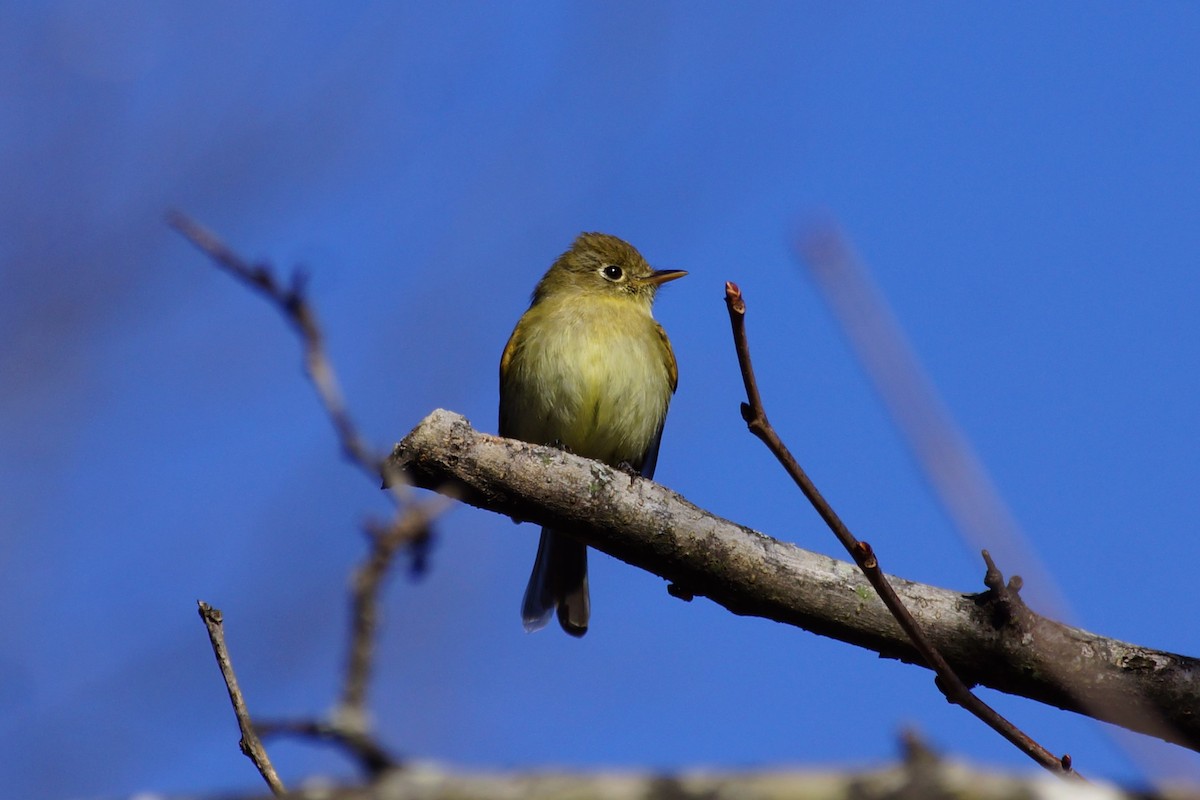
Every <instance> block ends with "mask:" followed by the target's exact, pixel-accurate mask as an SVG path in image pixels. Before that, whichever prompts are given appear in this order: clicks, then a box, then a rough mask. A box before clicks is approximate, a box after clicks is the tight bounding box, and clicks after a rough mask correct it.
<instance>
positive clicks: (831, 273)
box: [795, 224, 1175, 775]
mask: <svg viewBox="0 0 1200 800" xmlns="http://www.w3.org/2000/svg"><path fill="white" fill-rule="evenodd" d="M795 253H796V257H797V260H798V261H799V262H800V263H801V264H802V265H804V266H805V267H807V269H808V273H809V274H810V275H811V276H812V278H813V280H814V282H815V283H816V286H817V287H818V289H819V290H820V292H821V296H822V297H823V298H824V300H825V302H826V303H827V304H828V305H829V307H830V309H831V310H832V311H833V314H834V317H835V318H836V320H837V321H838V323H839V324H840V325H841V328H842V331H843V332H844V333H845V335H846V338H847V339H848V340H849V342H850V345H851V348H852V349H853V351H854V353H855V355H857V357H858V360H859V362H860V364H861V365H862V368H863V370H864V371H865V372H866V374H867V376H868V378H869V379H870V381H871V383H872V385H873V386H874V387H875V390H876V392H878V394H879V396H880V398H881V399H882V400H883V403H884V406H885V407H886V408H887V410H888V412H889V414H890V415H891V418H892V421H893V423H894V424H895V425H896V427H897V429H899V431H900V434H901V436H902V438H903V440H904V441H905V443H906V444H907V445H908V447H909V450H910V451H911V452H912V455H913V457H914V459H915V460H916V462H917V465H918V467H919V468H920V471H921V473H922V474H923V475H924V477H925V479H926V481H927V482H928V483H929V485H930V487H931V488H932V489H933V492H934V495H935V497H936V499H937V500H938V502H939V503H940V505H941V506H942V508H944V509H945V511H946V514H947V515H948V516H949V518H950V521H951V523H952V524H953V526H954V528H955V529H956V530H957V531H958V533H959V535H960V536H962V537H963V538H964V539H965V540H966V541H967V542H969V543H970V545H971V547H972V549H984V550H985V551H986V552H989V553H991V554H992V556H994V557H995V559H996V560H997V561H999V562H1000V564H1002V565H1003V566H1004V567H1006V568H1007V569H1008V570H1009V571H1010V572H1018V571H1019V572H1020V573H1021V578H1020V579H1023V580H1022V582H1023V584H1024V585H1025V586H1026V587H1028V591H1027V594H1028V595H1029V596H1030V597H1031V598H1033V601H1034V605H1036V606H1038V607H1039V608H1041V609H1042V610H1043V611H1044V612H1045V613H1047V614H1049V615H1051V616H1053V617H1055V618H1056V619H1062V620H1064V621H1071V620H1072V619H1073V617H1074V615H1073V614H1072V613H1071V610H1070V606H1069V604H1068V603H1067V600H1066V596H1065V595H1064V594H1063V592H1062V591H1061V590H1060V589H1059V587H1058V585H1057V583H1056V582H1055V580H1054V576H1053V575H1052V574H1051V573H1050V571H1049V570H1048V569H1046V567H1045V565H1044V564H1043V563H1042V561H1041V559H1040V558H1038V556H1037V554H1036V551H1035V549H1034V548H1033V546H1032V545H1031V544H1030V542H1029V539H1028V537H1027V536H1026V535H1025V533H1024V532H1023V531H1022V530H1021V527H1020V525H1019V524H1018V523H1017V521H1016V518H1015V517H1014V516H1013V514H1012V512H1011V511H1010V510H1009V508H1008V506H1007V504H1006V503H1005V502H1004V499H1003V498H1002V497H1001V496H1000V492H999V490H998V489H997V488H996V485H995V482H994V481H993V480H992V479H991V477H990V476H989V475H988V472H987V469H986V468H985V467H984V465H983V462H982V461H981V460H980V458H979V456H978V455H977V454H976V453H975V451H974V448H973V447H972V446H971V442H970V440H969V439H968V438H967V436H966V435H965V434H964V433H963V432H962V430H961V428H960V427H959V426H958V425H957V424H956V423H955V421H954V418H953V416H952V415H951V413H950V411H949V409H948V408H947V407H946V404H945V403H943V402H942V400H941V398H940V397H939V396H938V392H937V390H936V388H935V387H934V385H933V382H932V381H931V380H930V379H929V377H928V375H927V373H926V371H925V370H924V368H923V367H922V365H921V363H920V360H919V359H918V358H917V355H916V354H915V353H914V352H913V349H912V347H911V346H910V345H909V343H908V340H907V337H906V336H905V335H904V331H903V330H902V329H901V327H900V324H899V322H898V321H897V320H896V317H895V315H894V314H893V313H892V311H891V309H890V308H889V307H888V304H887V301H886V299H885V298H884V297H883V295H882V294H881V293H880V292H879V290H878V289H877V287H876V286H875V284H874V281H873V280H872V278H871V273H870V270H869V268H868V266H867V265H866V264H865V263H863V261H862V259H860V258H859V257H858V256H857V255H856V254H855V252H854V248H853V246H852V245H851V243H850V242H848V241H847V240H846V238H845V236H844V235H843V234H842V233H841V231H840V230H839V229H838V227H837V226H836V225H834V224H825V225H820V226H814V227H813V228H812V229H811V230H809V231H808V232H807V233H805V234H803V235H801V236H800V237H799V239H798V241H797V243H796V245H795ZM989 566H992V565H991V564H990V562H989ZM1074 668H1075V667H1074V664H1073V663H1072V662H1047V663H1046V664H1045V669H1047V670H1059V671H1061V672H1063V675H1061V676H1060V677H1061V679H1062V681H1061V682H1062V683H1063V685H1064V686H1066V687H1070V686H1071V685H1072V683H1073V680H1072V672H1073V670H1074ZM1139 691H1140V688H1139V687H1138V686H1137V685H1135V684H1130V685H1129V686H1128V687H1126V690H1125V696H1124V697H1121V698H1120V700H1119V702H1120V704H1121V706H1122V709H1121V710H1120V711H1118V710H1116V709H1109V710H1106V709H1101V708H1095V709H1093V711H1092V712H1088V713H1089V715H1090V716H1094V717H1096V718H1098V719H1109V718H1111V717H1112V716H1113V715H1114V714H1120V715H1121V716H1124V717H1127V718H1128V717H1132V716H1133V715H1136V714H1142V715H1143V716H1144V719H1142V720H1140V721H1139V722H1138V724H1137V725H1136V726H1127V727H1133V728H1134V729H1136V730H1140V731H1143V732H1147V733H1151V734H1152V735H1154V736H1157V737H1159V738H1161V739H1166V740H1168V741H1172V740H1174V739H1175V737H1174V736H1173V735H1172V734H1171V732H1170V731H1168V730H1166V728H1167V727H1168V726H1170V725H1171V722H1170V720H1169V719H1167V718H1163V717H1160V716H1158V714H1157V713H1156V710H1155V708H1154V703H1153V702H1142V700H1141V699H1140V698H1139V696H1138V692H1139ZM1077 700H1078V702H1079V704H1081V705H1084V706H1089V705H1094V704H1096V703H1105V702H1108V700H1107V699H1106V697H1105V696H1103V695H1095V694H1090V693H1089V694H1084V695H1080V696H1079V697H1078V698H1077ZM1110 733H1119V732H1115V731H1114V732H1110ZM1114 738H1115V740H1116V743H1117V745H1118V746H1119V747H1121V748H1122V749H1123V750H1125V751H1126V753H1127V754H1128V755H1129V756H1130V757H1131V758H1132V759H1133V760H1134V761H1135V762H1137V763H1139V764H1140V765H1141V767H1142V769H1143V771H1144V772H1145V773H1146V774H1147V775H1153V774H1155V772H1158V771H1160V770H1156V769H1154V768H1153V767H1154V765H1153V764H1152V762H1153V761H1155V760H1156V757H1155V755H1154V754H1152V753H1150V752H1148V751H1147V750H1146V749H1145V748H1141V747H1138V746H1137V743H1136V742H1135V741H1134V740H1132V739H1131V738H1129V737H1126V736H1119V735H1118V736H1115V737H1114ZM1157 760H1161V756H1159V757H1158V758H1157Z"/></svg>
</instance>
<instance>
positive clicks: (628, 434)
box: [499, 232, 687, 637]
mask: <svg viewBox="0 0 1200 800" xmlns="http://www.w3.org/2000/svg"><path fill="white" fill-rule="evenodd" d="M684 275H687V272H685V271H683V270H678V269H668V270H655V269H653V268H652V267H651V266H650V265H649V264H648V263H647V262H646V259H645V258H643V257H642V255H641V253H639V252H638V251H637V249H636V248H634V247H633V245H631V244H629V243H628V242H626V241H624V240H622V239H619V238H617V237H616V236H611V235H609V234H605V233H594V232H593V233H581V234H579V236H578V237H576V239H575V240H574V242H573V243H572V244H571V246H570V248H569V249H568V250H567V251H566V252H564V253H563V254H562V255H560V256H559V257H558V258H557V259H556V260H555V261H554V263H553V264H551V265H550V268H549V269H548V270H547V271H546V274H545V275H544V276H543V277H542V279H541V280H540V281H539V282H538V284H537V286H536V287H535V288H534V290H533V296H532V300H531V303H530V306H529V309H528V310H527V311H526V312H525V313H524V315H523V316H522V317H521V318H520V320H519V321H518V322H517V325H516V327H515V328H514V329H513V332H512V335H511V336H510V337H509V339H508V344H507V345H505V347H504V353H503V355H502V356H501V359H500V426H499V427H500V435H501V436H503V437H506V438H512V439H519V440H522V441H525V442H531V443H533V444H540V445H552V446H555V447H558V448H561V449H563V450H566V451H569V452H571V453H574V454H575V455H578V456H583V457H585V458H591V459H595V460H597V461H602V462H603V463H605V464H608V465H610V466H614V467H620V468H623V469H626V470H629V471H630V473H631V474H640V475H642V476H643V477H646V478H650V477H653V475H654V468H655V465H656V464H657V462H658V448H659V442H660V441H661V439H662V432H663V423H664V421H665V420H666V417H667V407H668V405H669V404H670V402H671V397H672V395H673V394H674V393H675V389H676V386H677V385H678V383H679V370H678V366H677V364H676V361H675V354H674V352H673V351H672V350H671V343H670V341H669V340H668V339H667V334H666V332H665V331H664V330H663V327H662V326H661V325H659V324H658V322H656V321H655V319H654V317H653V316H652V314H651V307H652V305H653V303H654V297H655V295H656V294H657V292H658V289H659V287H660V286H662V285H663V284H665V283H667V282H668V281H673V280H676V279H678V278H682V277H683V276H684ZM555 611H557V616H558V622H559V624H560V626H561V627H562V629H563V630H564V631H566V632H567V633H568V634H570V635H572V636H576V637H579V636H583V635H584V634H585V633H587V629H588V621H589V618H590V617H591V600H590V597H589V592H588V577H587V546H586V545H584V544H583V543H582V542H581V541H579V540H578V539H577V538H575V537H574V536H572V534H571V532H570V531H567V530H552V529H550V528H543V529H542V534H541V539H540V540H539V542H538V550H537V558H536V560H535V561H534V565H533V571H532V573H531V574H530V576H529V583H528V586H527V587H526V589H525V595H524V598H523V600H522V603H521V619H522V622H523V624H524V627H525V630H526V631H531V632H532V631H536V630H539V629H541V628H543V627H545V626H546V624H547V623H548V622H549V620H550V617H551V615H552V614H554V613H555Z"/></svg>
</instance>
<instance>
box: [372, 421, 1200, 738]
mask: <svg viewBox="0 0 1200 800" xmlns="http://www.w3.org/2000/svg"><path fill="white" fill-rule="evenodd" d="M391 463H392V465H394V466H395V467H396V468H397V469H404V470H405V471H406V473H407V474H408V476H409V477H410V479H411V480H412V482H413V483H415V484H416V485H418V486H423V487H426V488H433V489H436V490H438V491H442V492H453V493H454V496H456V497H458V498H460V499H462V500H464V501H466V502H468V503H470V504H471V505H475V506H478V507H480V508H486V509H489V510H491V511H495V512H498V513H501V514H506V515H509V516H513V517H516V518H519V519H523V520H528V521H531V522H536V523H539V524H543V525H551V526H557V527H565V528H570V529H571V530H572V531H576V532H577V533H578V535H579V536H580V538H582V539H584V540H585V541H586V542H587V544H589V545H591V546H592V547H595V548H597V549H599V550H603V551H604V552H606V553H609V554H610V555H612V556H615V557H617V558H619V559H621V560H623V561H626V562H628V563H630V564H633V565H635V566H638V567H641V568H643V569H646V570H648V571H650V572H653V573H655V574H657V575H660V576H662V577H664V578H666V579H667V580H669V581H671V582H672V583H673V584H675V586H674V587H672V589H673V590H672V593H673V594H676V595H677V596H692V595H700V596H704V597H708V598H710V599H712V600H713V601H715V602H717V603H719V604H720V605H722V606H724V607H726V608H728V609H729V610H730V611H733V612H734V613H736V614H743V615H750V616H758V617H765V618H767V619H773V620H776V621H779V622H784V623H787V624H789V625H796V626H798V627H801V628H804V629H806V630H809V631H812V632H814V633H819V634H821V635H824V636H830V637H832V638H835V639H840V640H842V641H846V642H849V643H851V644H855V645H859V646H861V647H865V648H867V649H870V650H874V651H876V652H878V653H879V654H880V655H883V656H886V657H888V658H896V659H900V660H902V661H907V662H910V663H918V664H919V663H921V662H920V657H919V656H918V655H917V653H916V651H915V650H914V649H913V647H912V644H911V643H910V641H909V639H908V637H907V636H906V635H905V634H904V633H903V632H902V631H901V630H900V627H899V626H898V625H897V624H896V621H895V620H894V619H893V618H892V616H891V614H889V613H888V611H887V609H886V608H885V607H884V605H883V603H882V602H880V600H879V598H878V597H876V596H875V594H874V592H873V591H872V589H871V587H870V585H869V584H868V583H867V581H866V579H865V578H864V577H863V576H862V574H861V573H860V572H859V570H858V568H857V567H855V566H854V565H853V564H849V563H846V562H843V561H838V560H835V559H832V558H829V557H827V556H823V555H818V554H816V553H811V552H808V551H805V550H801V549H800V548H798V547H796V546H794V545H791V544H787V543H785V542H780V541H778V540H776V539H772V538H771V537H769V536H764V535H763V534H761V533H758V532H756V531H753V530H750V529H749V528H745V527H743V526H740V525H737V524H735V523H733V522H730V521H728V520H725V519H722V518H720V517H717V516H714V515H712V514H709V513H708V512H706V511H704V510H703V509H701V508H698V507H696V506H694V505H692V504H691V503H689V502H688V501H687V500H685V499H684V498H682V497H680V496H679V495H678V494H676V493H674V492H672V491H671V490H669V489H667V488H665V487H663V486H659V485H658V484H655V483H653V482H652V481H648V480H645V479H642V478H633V479H632V480H631V479H630V478H629V476H628V475H626V474H625V473H623V472H620V471H617V470H614V469H611V468H609V467H606V466H604V465H603V464H600V463H598V462H594V461H589V460H588V459H584V458H580V457H578V456H573V455H571V454H568V453H564V452H562V451H560V450H557V449H555V448H552V447H539V446H536V445H531V444H526V443H524V442H517V441H512V440H507V439H501V438H499V437H496V436H489V435H487V434H483V433H479V432H477V431H475V430H473V429H472V428H471V426H470V423H468V422H467V420H466V419H464V418H463V417H461V416H459V415H457V414H453V413H451V412H448V411H442V410H439V411H435V412H434V413H433V414H431V415H430V416H428V417H427V418H425V419H424V420H423V421H422V422H421V423H420V424H419V425H418V426H417V427H416V428H415V429H413V431H412V432H411V433H409V435H408V436H406V437H405V438H404V440H403V441H402V442H401V443H400V444H399V445H397V446H396V449H395V451H394V452H393V454H392V457H391ZM889 580H890V582H891V583H892V585H893V586H894V587H895V590H896V592H897V594H898V595H899V596H900V598H901V599H902V600H903V601H904V604H905V605H906V606H907V607H908V608H909V609H911V611H912V613H913V615H914V617H915V618H916V619H917V621H918V623H919V624H920V625H921V627H922V629H924V630H925V632H926V634H927V635H928V637H929V639H930V640H931V641H932V642H933V644H934V645H935V646H936V647H937V649H938V650H939V651H940V652H941V653H942V655H943V656H945V658H946V660H947V661H948V662H949V663H950V665H951V666H952V667H953V669H954V671H955V672H956V673H957V674H958V675H959V676H961V677H962V678H963V680H965V681H966V682H967V683H968V684H982V685H985V686H989V687H991V688H994V689H998V690H1000V691H1003V692H1007V693H1009V694H1015V695H1020V696H1023V697H1028V698H1030V699H1033V700H1037V701H1039V702H1043V703H1047V704H1049V705H1053V706H1056V707H1058V708H1063V709H1066V710H1069V711H1075V712H1078V713H1081V714H1085V715H1088V716H1095V717H1096V718H1098V719H1103V720H1105V721H1108V722H1112V723H1115V724H1117V725H1121V726H1123V727H1126V728H1129V729H1130V730H1135V731H1139V732H1142V733H1147V734H1150V735H1154V736H1158V737H1160V738H1163V739H1165V740H1167V741H1171V742H1174V743H1176V744H1180V745H1182V746H1184V747H1188V748H1190V749H1193V750H1200V713H1197V711H1196V709H1198V708H1200V660H1197V659H1194V658H1190V657H1187V656H1181V655H1176V654H1173V653H1167V652H1163V651H1158V650H1151V649H1148V648H1145V647H1139V646H1137V645H1133V644H1128V643H1125V642H1120V641H1117V640H1114V639H1107V638H1104V637H1102V636H1098V635H1096V634H1093V633H1089V632H1087V631H1084V630H1080V629H1078V628H1073V627H1070V626H1067V625H1063V624H1061V623H1058V622H1054V621H1052V620H1049V619H1045V618H1043V617H1040V616H1038V615H1037V614H1034V613H1033V612H1029V613H1028V614H1027V615H1022V616H1021V617H1020V619H1019V620H1016V621H1014V620H1013V618H1012V617H1011V615H1006V614H1004V613H1002V612H1003V609H1001V608H999V607H998V605H997V603H998V602H999V600H998V598H997V596H996V593H995V592H993V591H992V590H988V591H985V592H982V593H980V594H975V595H968V594H962V593H960V592H954V591H951V590H948V589H941V588H938V587H934V586H928V585H924V584H919V583H914V582H912V581H907V580H904V579H903V578H897V577H889ZM1052 665H1056V666H1052ZM1063 665H1067V666H1066V668H1064V666H1063ZM1149 720H1153V723H1152V724H1151V723H1149V722H1148V721H1149Z"/></svg>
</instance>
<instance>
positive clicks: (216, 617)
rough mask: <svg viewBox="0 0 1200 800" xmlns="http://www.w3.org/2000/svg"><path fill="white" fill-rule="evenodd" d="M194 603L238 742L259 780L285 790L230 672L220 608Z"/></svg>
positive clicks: (273, 788)
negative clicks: (239, 734)
mask: <svg viewBox="0 0 1200 800" xmlns="http://www.w3.org/2000/svg"><path fill="white" fill-rule="evenodd" d="M198 606H199V609H200V619H202V620H204V627H205V628H207V629H208V640H209V642H211V643H212V649H213V654H214V655H215V656H216V657H217V666H218V667H220V669H221V677H223V678H224V679H225V688H226V689H228V690H229V701H230V702H231V703H232V704H233V713H234V716H236V717H237V723H238V729H239V730H241V732H242V739H241V741H240V742H238V745H239V746H240V747H241V749H242V752H243V753H245V754H246V757H247V758H249V759H250V760H251V761H253V762H254V766H255V767H257V768H258V772H259V774H260V775H262V776H263V780H264V781H266V782H267V786H269V787H270V788H271V792H272V793H274V794H275V795H277V796H279V795H283V794H286V793H287V789H285V788H284V786H283V781H281V780H280V779H279V773H277V772H276V771H275V767H274V765H273V764H271V759H270V757H268V756H267V751H266V748H264V747H263V744H262V741H261V740H260V739H259V738H258V734H257V733H255V732H254V723H252V722H251V721H250V712H249V710H247V708H246V700H245V698H244V697H242V690H241V689H240V688H239V687H238V682H237V676H236V675H235V674H234V672H233V662H232V661H231V660H230V658H229V650H228V648H226V646H225V626H224V624H223V621H222V617H221V611H220V609H216V608H213V607H212V606H210V605H209V604H208V603H206V602H204V601H203V600H201V601H199V603H198Z"/></svg>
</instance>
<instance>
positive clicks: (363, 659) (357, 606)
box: [334, 498, 450, 731]
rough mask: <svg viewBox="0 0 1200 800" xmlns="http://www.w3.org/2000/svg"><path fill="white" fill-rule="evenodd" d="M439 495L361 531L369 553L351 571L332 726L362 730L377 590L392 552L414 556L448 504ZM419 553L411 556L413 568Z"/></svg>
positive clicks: (387, 571)
mask: <svg viewBox="0 0 1200 800" xmlns="http://www.w3.org/2000/svg"><path fill="white" fill-rule="evenodd" d="M449 502H450V501H449V500H448V499H447V498H440V499H439V500H438V501H433V502H430V503H427V504H423V505H409V506H408V507H407V508H405V509H404V510H403V511H402V512H401V513H399V514H398V515H397V517H396V519H395V520H394V521H393V522H392V523H391V524H390V525H388V526H386V527H385V526H381V525H379V524H376V523H368V524H367V526H366V533H367V536H368V538H369V539H370V541H371V552H370V553H369V554H368V555H367V558H366V560H365V561H364V562H363V563H362V565H361V566H359V567H358V569H357V570H355V572H354V578H353V582H352V584H351V593H350V594H351V599H350V644H349V647H348V652H347V656H346V677H345V680H344V681H343V683H342V696H341V699H340V701H339V705H338V709H337V711H336V712H335V713H334V718H335V719H336V720H337V724H338V725H339V726H340V727H342V728H343V729H345V730H347V731H361V730H366V727H367V689H368V687H369V685H370V679H371V670H372V665H373V663H374V651H375V632H376V630H377V629H378V626H379V593H380V590H381V589H382V587H383V582H384V579H385V578H386V577H387V576H388V575H389V574H390V572H391V566H392V562H393V561H394V559H395V557H396V554H397V553H398V552H399V551H400V550H401V549H402V548H405V547H409V548H412V549H414V550H416V551H417V553H418V554H419V553H420V552H421V550H422V543H423V542H427V541H428V540H429V535H430V533H429V530H430V528H429V526H430V524H431V523H432V521H433V519H434V517H436V516H437V515H438V514H440V513H441V512H442V511H443V510H444V509H445V508H446V507H447V506H448V505H449ZM420 562H421V557H420V555H417V556H416V557H415V560H414V570H419V569H423V567H421V566H420Z"/></svg>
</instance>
